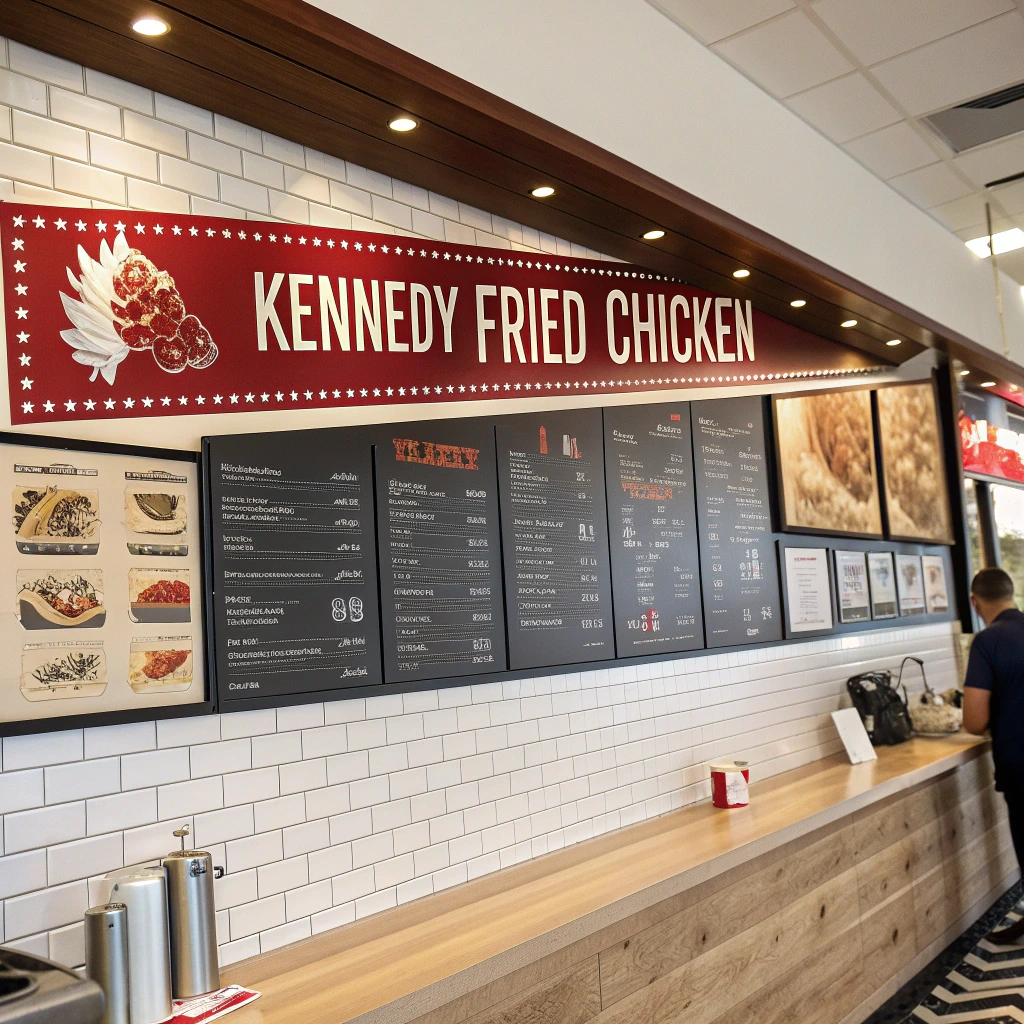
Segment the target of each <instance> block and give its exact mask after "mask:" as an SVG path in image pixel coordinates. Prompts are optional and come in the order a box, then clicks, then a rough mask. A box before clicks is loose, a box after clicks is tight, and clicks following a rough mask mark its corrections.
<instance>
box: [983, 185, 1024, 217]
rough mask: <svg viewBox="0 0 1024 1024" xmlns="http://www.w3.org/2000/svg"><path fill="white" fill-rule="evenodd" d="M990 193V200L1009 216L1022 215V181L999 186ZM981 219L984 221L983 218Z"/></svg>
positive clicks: (1023, 194) (1023, 196)
mask: <svg viewBox="0 0 1024 1024" xmlns="http://www.w3.org/2000/svg"><path fill="white" fill-rule="evenodd" d="M991 191H992V198H993V199H994V200H995V201H996V202H997V203H999V205H1000V206H1001V207H1002V208H1003V209H1004V210H1005V211H1006V212H1007V213H1008V214H1010V216H1013V215H1015V214H1018V213H1024V181H1014V182H1011V183H1010V184H1009V185H1000V186H999V188H994V189H992V190H991ZM983 209H984V208H983ZM982 219H983V220H984V216H983V217H982Z"/></svg>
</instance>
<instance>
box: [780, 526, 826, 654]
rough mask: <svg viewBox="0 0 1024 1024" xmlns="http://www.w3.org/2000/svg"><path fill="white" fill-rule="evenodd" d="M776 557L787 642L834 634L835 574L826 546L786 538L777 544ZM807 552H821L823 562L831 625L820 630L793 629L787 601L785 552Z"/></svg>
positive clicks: (790, 608)
mask: <svg viewBox="0 0 1024 1024" xmlns="http://www.w3.org/2000/svg"><path fill="white" fill-rule="evenodd" d="M777 547H778V557H779V582H780V584H781V587H782V607H783V612H784V615H785V627H786V639H787V640H802V639H804V638H805V637H811V638H813V637H822V636H829V635H831V634H832V633H834V632H835V629H836V626H837V624H838V621H839V620H838V616H837V615H836V595H835V573H834V571H833V567H832V558H831V556H830V552H829V547H828V545H827V544H822V543H820V542H809V543H793V542H791V541H790V539H789V538H788V537H787V538H785V539H783V540H780V541H778V542H777ZM801 549H803V550H809V551H821V552H822V554H823V557H824V562H825V573H826V575H827V577H828V578H827V580H826V581H825V588H826V591H827V596H828V603H829V609H830V611H831V615H832V625H831V626H827V627H824V628H822V629H794V628H793V614H792V612H793V610H792V606H791V604H790V600H789V571H788V568H787V566H786V552H787V551H798V550H801Z"/></svg>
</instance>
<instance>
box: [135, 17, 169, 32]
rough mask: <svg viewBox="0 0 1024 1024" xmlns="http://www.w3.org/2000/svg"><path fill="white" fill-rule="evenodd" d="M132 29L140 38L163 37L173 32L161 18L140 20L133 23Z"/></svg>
mask: <svg viewBox="0 0 1024 1024" xmlns="http://www.w3.org/2000/svg"><path fill="white" fill-rule="evenodd" d="M132 28H133V29H135V31H136V32H138V33H139V35H140V36H162V35H164V33H166V32H170V31H171V26H170V25H168V24H167V22H166V21H162V20H161V19H160V18H139V20H138V21H136V22H133V24H132Z"/></svg>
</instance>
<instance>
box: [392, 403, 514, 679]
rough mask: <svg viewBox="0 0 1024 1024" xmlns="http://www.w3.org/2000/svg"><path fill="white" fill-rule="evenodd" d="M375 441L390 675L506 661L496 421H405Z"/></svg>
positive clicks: (429, 675) (440, 672)
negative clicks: (495, 435) (495, 436)
mask: <svg viewBox="0 0 1024 1024" xmlns="http://www.w3.org/2000/svg"><path fill="white" fill-rule="evenodd" d="M375 451H376V456H375V458H376V467H375V468H376V476H377V543H378V551H379V564H380V591H381V622H382V627H383V634H384V640H383V642H384V679H385V681H386V682H389V683H392V682H400V681H403V680H415V679H437V678H439V677H443V676H466V675H473V674H474V673H480V672H494V671H504V670H505V669H506V668H507V667H508V664H507V660H506V655H505V606H504V601H503V599H502V577H501V532H500V529H499V519H498V475H497V465H496V456H495V451H494V425H493V423H492V422H489V421H487V422H485V421H481V420H448V421H436V420H435V421H426V422H422V423H398V424H395V425H394V426H392V427H389V428H387V429H386V430H385V431H384V432H383V433H381V435H380V436H379V437H378V439H377V444H376V447H375Z"/></svg>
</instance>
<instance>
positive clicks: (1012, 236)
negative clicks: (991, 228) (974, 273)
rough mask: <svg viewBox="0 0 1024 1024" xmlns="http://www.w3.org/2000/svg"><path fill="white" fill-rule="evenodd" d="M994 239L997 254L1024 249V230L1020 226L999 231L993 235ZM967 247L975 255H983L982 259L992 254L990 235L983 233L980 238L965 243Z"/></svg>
mask: <svg viewBox="0 0 1024 1024" xmlns="http://www.w3.org/2000/svg"><path fill="white" fill-rule="evenodd" d="M992 241H993V242H994V243H995V247H996V255H997V256H998V255H999V254H1000V253H1004V252H1013V250H1014V249H1024V231H1021V229H1020V228H1010V229H1009V230H1008V231H997V232H996V233H995V234H994V235H993V236H992ZM965 244H966V246H967V248H968V249H970V250H971V252H973V253H974V254H975V256H981V257H982V259H985V258H987V257H988V256H991V255H992V254H991V252H989V248H988V235H982V236H981V237H980V238H972V239H971V240H970V241H969V242H966V243H965Z"/></svg>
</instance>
